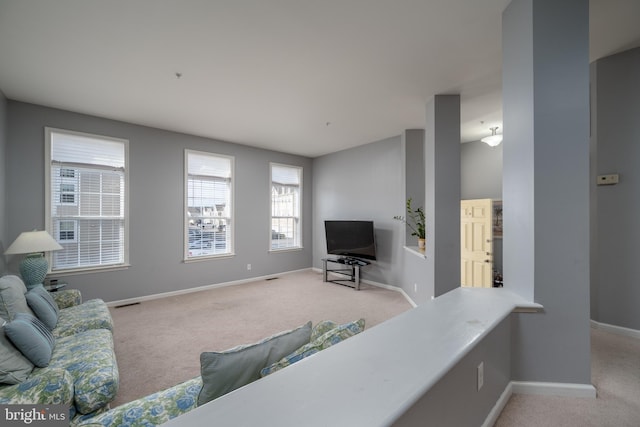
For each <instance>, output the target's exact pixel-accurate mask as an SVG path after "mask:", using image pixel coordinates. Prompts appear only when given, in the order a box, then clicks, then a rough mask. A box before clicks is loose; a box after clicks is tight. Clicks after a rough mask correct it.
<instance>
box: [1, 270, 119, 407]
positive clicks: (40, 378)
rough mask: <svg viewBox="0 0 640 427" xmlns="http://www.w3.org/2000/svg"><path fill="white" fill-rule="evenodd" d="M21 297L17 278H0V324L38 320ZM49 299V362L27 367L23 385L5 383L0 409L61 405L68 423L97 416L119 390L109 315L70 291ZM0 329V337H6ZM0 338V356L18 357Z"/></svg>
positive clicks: (22, 290) (101, 304)
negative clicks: (22, 315)
mask: <svg viewBox="0 0 640 427" xmlns="http://www.w3.org/2000/svg"><path fill="white" fill-rule="evenodd" d="M27 294H28V292H27V289H26V287H25V286H24V283H23V282H22V280H21V279H20V278H19V277H17V276H3V277H1V278H0V318H1V319H2V321H0V324H4V325H6V324H7V323H9V322H11V321H12V320H14V319H16V318H17V317H18V316H20V315H19V314H17V313H27V314H29V315H31V316H34V317H38V316H37V315H38V314H40V312H39V311H38V310H36V309H35V307H33V305H30V303H29V302H27V297H26V296H27ZM47 295H49V294H47ZM50 296H51V300H53V301H54V302H55V304H53V309H52V310H53V311H55V312H56V314H55V317H56V320H57V322H56V324H55V327H53V329H51V331H50V333H51V335H52V336H53V341H54V346H53V348H52V351H51V357H50V360H49V361H48V364H47V365H46V366H40V367H38V366H34V365H33V364H32V365H31V366H32V367H33V369H32V370H31V371H30V372H26V378H25V379H22V378H21V377H19V376H13V377H9V379H10V380H11V381H8V380H7V381H8V382H9V383H6V382H5V383H0V404H64V405H68V406H69V408H70V417H71V418H73V417H76V418H79V417H83V416H87V415H88V414H92V415H95V414H97V413H100V412H103V411H105V410H107V409H108V404H109V402H111V401H112V400H113V398H114V397H115V395H116V392H117V390H118V384H119V376H118V366H117V363H116V357H115V353H114V346H113V336H112V329H113V321H112V318H111V314H110V312H109V309H108V307H107V305H106V304H105V303H104V301H102V300H99V299H94V300H90V301H87V302H84V303H82V297H81V294H80V292H79V291H78V290H74V289H71V290H63V291H58V292H55V293H51V294H50ZM32 307H33V308H34V310H32V309H31V308H32ZM4 325H3V329H5V330H4V331H2V332H0V334H3V333H7V331H6V328H7V327H6V326H4ZM2 338H3V340H2V342H0V345H1V346H2V347H3V348H0V350H2V351H4V353H0V354H4V355H6V354H11V355H13V356H15V357H18V356H16V353H17V352H16V350H15V349H11V348H8V346H11V341H10V340H7V339H6V338H5V337H2ZM21 351H22V350H21ZM7 352H9V353H7ZM11 352H13V353H11ZM0 359H1V358H0ZM27 359H28V358H27ZM25 360H26V359H25ZM5 361H6V358H5V360H0V364H1V363H4V362H5ZM22 362H24V360H22ZM27 362H28V361H27ZM28 366H29V365H27V367H28ZM2 369H3V366H0V373H4V372H2ZM24 375H25V373H24V371H23V376H24ZM16 378H17V379H16ZM20 380H21V381H20ZM18 381H19V382H18ZM16 382H17V383H16Z"/></svg>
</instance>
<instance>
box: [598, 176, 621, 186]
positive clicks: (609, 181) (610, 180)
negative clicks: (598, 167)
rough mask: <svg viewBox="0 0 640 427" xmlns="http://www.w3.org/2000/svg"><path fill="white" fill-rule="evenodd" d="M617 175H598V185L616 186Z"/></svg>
mask: <svg viewBox="0 0 640 427" xmlns="http://www.w3.org/2000/svg"><path fill="white" fill-rule="evenodd" d="M619 179H620V177H619V175H618V174H617V173H614V174H610V175H598V182H597V183H598V185H616V184H617V183H618V182H619Z"/></svg>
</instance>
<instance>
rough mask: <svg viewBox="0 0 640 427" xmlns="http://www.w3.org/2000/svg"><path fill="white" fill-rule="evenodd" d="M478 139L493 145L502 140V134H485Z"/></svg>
mask: <svg viewBox="0 0 640 427" xmlns="http://www.w3.org/2000/svg"><path fill="white" fill-rule="evenodd" d="M480 141H482V142H484V143H485V144H487V145H488V146H490V147H495V146H497V145H499V144H500V143H501V142H502V135H491V136H485V137H484V138H482V139H481V140H480Z"/></svg>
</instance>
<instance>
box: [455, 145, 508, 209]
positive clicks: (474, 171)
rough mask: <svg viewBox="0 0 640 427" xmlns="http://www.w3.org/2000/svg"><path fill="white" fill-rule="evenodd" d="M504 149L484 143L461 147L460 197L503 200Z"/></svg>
mask: <svg viewBox="0 0 640 427" xmlns="http://www.w3.org/2000/svg"><path fill="white" fill-rule="evenodd" d="M502 147H503V144H500V145H498V146H497V147H489V146H488V145H487V144H485V143H484V142H482V141H473V142H467V143H465V144H462V145H461V147H460V179H461V180H460V196H461V197H462V199H463V200H466V199H502Z"/></svg>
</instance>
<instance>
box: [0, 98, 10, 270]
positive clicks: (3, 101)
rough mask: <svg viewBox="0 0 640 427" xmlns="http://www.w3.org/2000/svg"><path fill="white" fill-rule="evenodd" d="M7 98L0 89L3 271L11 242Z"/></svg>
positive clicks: (0, 252)
mask: <svg viewBox="0 0 640 427" xmlns="http://www.w3.org/2000/svg"><path fill="white" fill-rule="evenodd" d="M7 134H8V132H7V98H5V96H4V94H3V93H2V91H0V169H1V170H0V272H3V271H5V269H6V265H5V257H4V255H3V254H4V251H5V250H6V249H7V248H8V247H9V245H10V244H11V242H9V241H7V212H6V187H7V186H6V179H7V178H6V170H7V164H8V162H7V156H6V151H7Z"/></svg>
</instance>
